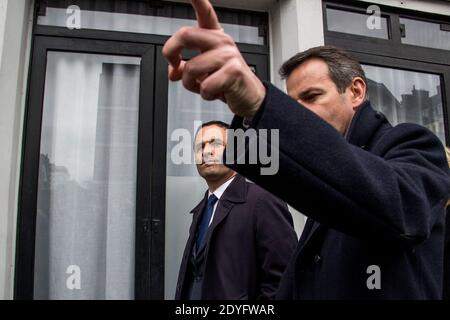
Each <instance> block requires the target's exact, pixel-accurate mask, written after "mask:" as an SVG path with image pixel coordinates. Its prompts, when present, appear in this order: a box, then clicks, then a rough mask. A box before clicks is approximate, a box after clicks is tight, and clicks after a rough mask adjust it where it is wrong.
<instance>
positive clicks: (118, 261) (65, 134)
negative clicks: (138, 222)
mask: <svg viewBox="0 0 450 320" xmlns="http://www.w3.org/2000/svg"><path fill="white" fill-rule="evenodd" d="M139 74H140V58H133V57H119V56H107V55H94V54H78V53H69V52H53V51H50V52H48V58H47V72H46V82H45V91H44V105H43V119H42V135H41V149H40V153H41V154H40V162H39V180H38V203H37V207H38V212H37V221H36V223H37V225H36V253H35V277H34V297H35V298H36V299H133V297H134V251H135V250H134V238H135V215H136V213H135V211H136V210H135V206H136V204H135V198H136V153H137V128H138V103H139V101H138V97H139Z"/></svg>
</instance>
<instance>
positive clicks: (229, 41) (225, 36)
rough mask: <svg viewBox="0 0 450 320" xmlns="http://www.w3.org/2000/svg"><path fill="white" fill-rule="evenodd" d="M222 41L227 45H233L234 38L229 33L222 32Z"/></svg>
mask: <svg viewBox="0 0 450 320" xmlns="http://www.w3.org/2000/svg"><path fill="white" fill-rule="evenodd" d="M223 43H224V44H227V45H232V46H234V40H233V37H231V36H230V35H229V34H227V33H224V34H223Z"/></svg>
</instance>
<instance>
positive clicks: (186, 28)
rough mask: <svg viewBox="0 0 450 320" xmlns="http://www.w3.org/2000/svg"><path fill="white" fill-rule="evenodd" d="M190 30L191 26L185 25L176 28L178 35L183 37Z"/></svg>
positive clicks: (187, 35) (188, 33)
mask: <svg viewBox="0 0 450 320" xmlns="http://www.w3.org/2000/svg"><path fill="white" fill-rule="evenodd" d="M191 32H192V28H191V27H187V26H183V27H181V28H180V29H179V30H178V32H177V33H178V36H179V37H180V38H185V37H189V35H190V34H191Z"/></svg>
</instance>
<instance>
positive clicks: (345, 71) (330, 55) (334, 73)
mask: <svg viewBox="0 0 450 320" xmlns="http://www.w3.org/2000/svg"><path fill="white" fill-rule="evenodd" d="M312 58H318V59H321V60H323V61H324V62H325V63H326V64H327V65H328V70H329V74H330V78H331V80H332V81H333V82H334V84H335V85H336V87H337V89H338V92H339V93H343V92H345V89H347V87H348V86H349V85H350V83H351V82H352V80H353V79H354V78H355V77H361V78H362V79H363V80H364V82H365V83H366V84H367V80H366V75H365V74H364V70H363V69H362V67H361V65H360V64H359V62H358V61H357V60H355V59H354V58H353V57H351V56H350V54H349V53H348V52H346V51H344V50H342V49H340V48H337V47H334V46H319V47H314V48H310V49H308V50H306V51H303V52H299V53H297V54H296V55H294V56H293V57H291V58H290V59H289V60H287V61H286V62H284V63H283V65H282V66H281V68H280V71H279V74H280V76H281V78H282V79H286V78H288V77H289V76H290V74H291V73H292V72H293V71H294V70H295V69H296V68H297V67H298V66H299V65H301V64H302V63H303V62H305V61H306V60H309V59H312Z"/></svg>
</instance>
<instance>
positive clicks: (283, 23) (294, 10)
mask: <svg viewBox="0 0 450 320" xmlns="http://www.w3.org/2000/svg"><path fill="white" fill-rule="evenodd" d="M269 15H270V28H269V30H270V31H271V34H270V48H271V54H270V65H271V73H270V76H271V80H272V82H273V83H274V84H275V85H276V86H277V87H278V88H280V89H284V88H285V84H284V81H282V80H281V79H280V76H279V75H278V70H279V68H280V66H281V64H282V63H283V62H284V61H286V60H287V59H289V58H290V57H291V56H293V55H294V54H296V53H297V52H299V51H303V50H306V49H308V48H311V47H315V46H320V45H323V44H324V34H323V18H322V2H321V1H319V0H283V1H279V2H277V3H275V4H274V5H273V6H272V7H271V8H270V12H269Z"/></svg>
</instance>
